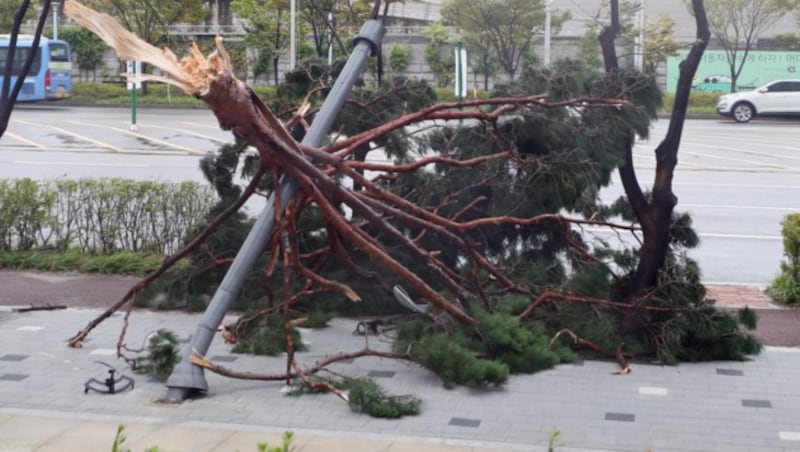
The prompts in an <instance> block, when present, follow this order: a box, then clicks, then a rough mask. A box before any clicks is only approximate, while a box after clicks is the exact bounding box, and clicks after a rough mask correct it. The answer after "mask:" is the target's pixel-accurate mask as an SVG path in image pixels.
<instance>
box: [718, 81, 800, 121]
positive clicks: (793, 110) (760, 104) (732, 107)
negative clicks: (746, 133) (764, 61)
mask: <svg viewBox="0 0 800 452" xmlns="http://www.w3.org/2000/svg"><path fill="white" fill-rule="evenodd" d="M717 113H719V114H720V115H722V116H728V117H731V118H733V119H735V120H736V121H737V122H747V121H749V120H751V119H753V118H754V117H755V116H756V115H795V114H800V79H798V80H775V81H772V82H769V83H767V84H766V85H764V86H761V87H759V88H756V89H755V90H753V91H741V92H738V93H731V94H725V95H723V96H720V98H719V102H717Z"/></svg>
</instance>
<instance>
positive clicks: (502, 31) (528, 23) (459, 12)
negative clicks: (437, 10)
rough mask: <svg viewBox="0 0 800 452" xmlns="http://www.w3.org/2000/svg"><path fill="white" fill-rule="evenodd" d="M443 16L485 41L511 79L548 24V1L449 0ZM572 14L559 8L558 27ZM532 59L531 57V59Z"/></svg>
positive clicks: (553, 20) (555, 23) (553, 21)
mask: <svg viewBox="0 0 800 452" xmlns="http://www.w3.org/2000/svg"><path fill="white" fill-rule="evenodd" d="M441 13H442V17H443V18H444V20H446V21H447V22H448V23H449V24H452V25H454V26H455V27H458V29H459V30H460V32H461V33H463V35H464V37H465V38H466V39H467V40H468V41H469V42H472V43H482V44H483V47H484V48H485V49H486V51H487V52H489V53H491V55H492V56H494V57H495V58H496V59H497V62H498V63H499V65H500V67H502V68H503V71H504V72H505V73H506V76H508V78H510V79H514V78H515V77H516V75H518V70H519V68H520V67H521V63H522V61H523V59H524V58H525V57H526V56H532V55H534V52H531V47H532V43H533V39H534V38H535V37H537V36H539V33H540V32H541V31H542V29H543V28H544V21H545V2H544V1H542V0H487V1H481V2H476V1H474V0H446V1H445V2H444V3H443V4H442V9H441ZM569 18H570V14H569V13H568V12H563V13H562V12H559V11H555V14H553V15H552V17H551V24H552V27H553V28H554V29H555V30H556V32H557V30H558V29H559V28H560V26H561V24H562V23H563V22H565V21H566V20H567V19H569ZM530 62H531V61H530V60H529V63H530Z"/></svg>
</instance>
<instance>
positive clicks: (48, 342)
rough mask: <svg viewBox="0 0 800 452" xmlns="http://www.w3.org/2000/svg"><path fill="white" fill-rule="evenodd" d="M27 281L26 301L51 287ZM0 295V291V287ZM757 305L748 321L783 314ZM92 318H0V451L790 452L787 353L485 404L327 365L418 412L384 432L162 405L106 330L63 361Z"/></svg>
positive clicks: (538, 382)
mask: <svg viewBox="0 0 800 452" xmlns="http://www.w3.org/2000/svg"><path fill="white" fill-rule="evenodd" d="M0 273H2V272H0ZM5 276H9V275H5ZM38 277H39V278H40V279H38V280H37V281H38V284H39V285H40V286H44V285H45V284H55V285H56V286H58V284H63V281H64V279H63V278H62V279H61V281H62V283H57V282H51V283H47V282H45V281H44V280H43V279H41V278H42V277H43V276H42V275H39V276H38ZM19 278H21V277H19ZM15 279H18V278H15ZM56 279H57V278H55V277H51V278H50V279H49V281H56ZM71 281H72V283H74V281H73V280H71ZM2 282H3V278H2V275H0V287H3V285H2ZM95 283H97V281H95ZM62 287H63V286H62ZM42 289H45V288H44V287H42ZM106 289H108V287H107V288H106ZM15 290H16V289H15ZM48 290H49V289H48ZM753 290H756V292H757V289H753V288H749V289H748V288H725V287H723V288H710V291H709V292H710V296H712V294H715V295H713V296H712V297H720V298H724V299H725V300H724V303H725V304H727V305H734V304H735V303H736V302H735V301H734V300H735V299H736V297H734V296H733V295H731V294H739V296H741V297H742V298H741V299H743V300H744V301H746V302H747V304H748V305H750V304H751V303H753V304H755V303H756V301H757V300H756V301H754V299H753V298H751V297H749V296H746V294H748V293H750V294H751V295H753V293H752V291H753ZM45 291H46V290H45ZM62 295H65V296H66V294H64V293H63V292H62ZM107 295H108V294H107ZM0 296H1V295H0ZM40 301H45V300H40ZM762 301H763V300H762ZM720 303H721V304H722V303H723V301H721V302H720ZM765 304H766V307H764V308H763V309H760V310H759V312H760V313H762V314H763V313H767V312H774V313H776V314H779V316H780V317H787V315H786V314H787V313H789V312H796V311H787V310H782V309H773V308H769V304H768V303H766V302H765ZM754 307H755V306H754ZM98 312H99V311H98V310H97V309H86V308H83V309H78V308H70V309H68V310H65V311H38V312H29V313H12V312H11V311H10V308H8V307H0V344H3V350H2V351H0V451H3V452H5V451H33V450H36V451H73V450H75V451H109V450H111V445H112V441H113V439H114V435H115V434H116V429H117V426H118V425H119V424H125V425H126V430H125V435H126V436H127V441H126V443H125V444H124V445H123V446H124V447H123V450H126V449H127V448H130V449H131V450H132V451H135V452H140V451H144V450H145V449H146V448H148V447H151V446H155V445H157V446H159V447H160V448H161V450H167V451H191V452H193V451H231V452H232V451H236V450H239V451H242V452H244V451H256V450H258V449H257V444H258V443H259V442H268V443H269V444H270V445H271V446H275V445H278V444H280V437H281V435H282V433H283V432H284V431H286V430H291V431H293V432H294V433H295V440H294V442H293V444H294V446H295V449H294V450H296V451H303V452H306V451H325V452H336V451H387V450H390V451H484V450H496V451H501V450H533V451H546V450H547V444H548V437H549V435H550V433H551V432H552V431H553V429H558V430H559V431H560V432H561V435H560V439H559V440H558V441H557V442H556V444H557V445H558V447H557V448H556V450H557V451H562V452H564V451H579V450H580V451H590V450H595V451H596V450H609V451H644V450H652V451H654V452H661V451H668V450H681V451H682V450H719V451H744V450H757V451H784V450H800V420H799V419H798V418H797V416H796V407H797V406H800V349H798V348H787V347H779V348H776V347H768V348H767V349H766V350H765V351H764V352H763V353H762V354H761V355H759V356H757V357H755V358H754V359H753V360H751V361H747V362H707V363H696V364H695V363H690V364H681V365H679V366H658V365H652V364H648V363H645V362H634V363H632V368H633V372H632V373H631V374H629V375H616V374H615V372H616V371H617V370H618V367H617V365H616V364H615V363H613V362H606V361H585V362H579V363H575V364H569V365H561V366H558V367H556V368H555V369H551V370H548V371H545V372H540V373H537V374H533V375H515V376H513V377H512V378H511V380H510V381H509V382H508V384H506V385H504V386H503V387H501V388H496V389H470V388H456V389H453V390H447V389H444V388H443V387H442V385H441V382H440V381H439V380H438V378H437V377H436V376H434V375H432V374H431V373H430V372H428V371H427V370H425V369H422V368H420V367H418V366H415V365H409V364H405V363H400V362H396V361H392V360H382V359H377V358H363V359H359V360H355V361H352V362H343V363H338V364H336V365H334V366H333V367H332V370H334V371H336V372H338V373H341V374H344V375H348V376H359V375H365V376H371V377H372V378H374V379H375V380H376V381H378V383H380V384H381V386H382V387H383V388H384V389H386V390H387V392H390V393H392V394H414V395H416V396H417V397H419V398H421V399H422V400H423V406H422V413H421V414H420V415H419V416H414V417H407V418H402V419H399V420H385V419H375V418H371V417H368V416H364V415H360V414H358V413H354V412H352V411H351V410H350V409H349V408H348V407H347V405H346V404H344V403H343V402H342V401H341V400H340V399H338V398H337V397H335V396H333V395H329V394H321V395H303V396H300V397H290V396H286V395H284V393H283V389H284V387H283V384H282V383H277V382H260V381H243V380H232V379H227V378H223V377H220V376H218V375H216V374H213V373H210V372H206V374H205V375H206V379H207V381H208V384H209V388H210V389H209V393H208V394H207V395H206V396H205V397H199V398H195V399H191V400H187V401H185V402H183V403H182V404H177V405H176V404H167V403H163V402H161V401H160V399H161V398H163V397H164V396H165V394H166V389H165V387H164V385H163V383H159V382H155V381H150V380H149V379H148V378H146V377H143V376H140V375H135V374H132V373H131V372H130V370H129V368H128V367H127V366H125V365H124V362H122V361H121V360H118V359H116V358H115V356H114V354H115V347H116V342H117V339H118V334H119V331H120V328H121V326H122V324H123V316H122V315H121V314H117V315H115V316H114V317H112V318H110V319H108V320H107V321H106V322H104V323H103V324H101V325H100V326H99V327H98V328H97V329H96V330H95V331H93V332H92V333H91V334H90V335H89V337H88V340H87V341H86V342H85V346H84V348H82V349H70V348H67V346H66V343H65V340H66V338H68V337H69V336H71V335H72V334H74V333H75V332H76V331H78V330H79V329H80V328H82V327H84V326H85V325H86V324H87V323H88V322H89V321H90V320H91V319H92V318H94V316H95V315H96V314H97V313H98ZM198 319H199V315H196V314H185V313H164V312H150V311H138V312H136V313H135V314H134V315H133V316H132V317H131V319H130V326H129V329H128V334H127V343H128V344H129V346H130V347H132V348H137V347H139V346H141V343H142V342H143V341H144V339H145V337H146V336H147V334H148V333H149V332H151V331H154V330H156V329H158V328H162V327H168V328H170V329H171V330H173V331H175V332H176V333H177V334H178V335H179V336H180V337H181V338H182V339H188V337H189V336H190V335H191V334H193V333H194V330H195V327H196V324H197V321H198ZM795 325H798V323H795ZM354 327H355V321H353V320H349V319H336V320H335V321H334V322H332V325H331V326H330V327H329V328H326V329H323V330H304V331H303V333H302V336H303V340H304V342H306V343H307V345H308V346H309V351H307V352H303V353H299V354H298V360H299V361H300V362H301V365H305V366H308V365H311V364H313V363H314V362H315V361H317V360H319V359H321V358H323V357H325V356H327V355H330V354H334V353H337V352H339V351H353V350H358V349H360V348H362V347H364V345H365V338H363V337H360V336H354V335H353V334H352V331H353V329H354ZM795 329H798V328H796V327H795ZM368 340H369V346H370V347H372V348H375V349H381V350H385V349H387V348H388V347H389V344H388V343H386V342H384V341H381V340H379V339H378V338H375V337H371V338H369V339H368ZM208 357H209V358H210V359H211V360H212V361H214V362H216V363H218V364H221V365H223V366H225V367H229V368H231V369H236V370H238V371H249V372H258V373H280V372H282V371H283V369H284V366H285V361H284V359H283V358H280V357H278V358H269V357H256V356H248V355H236V354H232V353H231V352H230V346H228V345H226V344H224V343H223V341H222V340H220V339H218V340H215V341H214V343H213V344H212V347H211V350H210V351H209V353H208ZM97 361H104V362H106V363H109V364H111V365H113V366H115V367H117V368H118V369H119V371H120V372H121V373H123V374H125V375H128V376H131V377H132V378H134V380H135V381H136V386H135V388H134V389H133V390H131V391H126V392H122V393H118V394H114V395H101V394H96V393H89V394H84V393H83V383H84V381H85V380H87V379H88V378H90V377H94V378H98V379H102V378H105V376H106V368H105V367H104V366H102V365H101V364H98V363H97Z"/></svg>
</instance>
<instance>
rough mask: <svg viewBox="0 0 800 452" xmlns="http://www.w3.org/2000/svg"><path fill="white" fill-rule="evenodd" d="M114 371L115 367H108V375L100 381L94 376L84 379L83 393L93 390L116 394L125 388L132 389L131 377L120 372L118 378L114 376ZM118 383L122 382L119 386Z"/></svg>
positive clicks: (115, 370)
mask: <svg viewBox="0 0 800 452" xmlns="http://www.w3.org/2000/svg"><path fill="white" fill-rule="evenodd" d="M97 362H99V363H100V364H102V365H104V366H107V367H111V366H110V365H108V364H106V363H104V362H102V361H97ZM116 372H117V369H114V368H113V367H111V368H110V369H108V377H107V378H106V379H105V380H103V381H100V380H98V379H96V378H90V379H88V380H86V383H84V384H83V393H84V394H88V393H89V391H94V392H99V393H101V394H116V393H118V392H121V391H124V390H126V389H133V385H134V383H133V379H132V378H131V377H128V376H125V375H122V374H120V376H119V378H117V377H115V376H114V374H115V373H116ZM120 383H122V385H121V386H120Z"/></svg>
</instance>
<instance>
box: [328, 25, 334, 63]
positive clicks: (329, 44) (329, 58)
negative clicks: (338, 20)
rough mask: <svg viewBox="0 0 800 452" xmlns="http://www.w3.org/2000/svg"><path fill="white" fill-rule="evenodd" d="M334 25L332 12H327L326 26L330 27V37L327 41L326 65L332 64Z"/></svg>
mask: <svg viewBox="0 0 800 452" xmlns="http://www.w3.org/2000/svg"><path fill="white" fill-rule="evenodd" d="M334 27H335V25H334V23H333V13H328V28H330V32H331V38H330V40H329V41H328V66H332V65H333V29H334Z"/></svg>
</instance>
